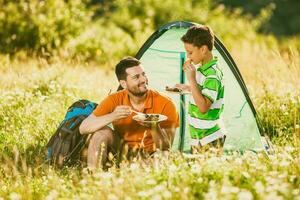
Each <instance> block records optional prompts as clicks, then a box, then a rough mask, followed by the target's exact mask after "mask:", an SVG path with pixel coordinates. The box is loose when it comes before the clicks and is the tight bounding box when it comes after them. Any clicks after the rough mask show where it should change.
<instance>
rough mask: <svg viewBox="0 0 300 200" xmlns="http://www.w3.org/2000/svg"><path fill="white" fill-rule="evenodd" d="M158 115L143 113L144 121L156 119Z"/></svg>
mask: <svg viewBox="0 0 300 200" xmlns="http://www.w3.org/2000/svg"><path fill="white" fill-rule="evenodd" d="M158 120H159V115H157V114H145V119H144V121H158Z"/></svg>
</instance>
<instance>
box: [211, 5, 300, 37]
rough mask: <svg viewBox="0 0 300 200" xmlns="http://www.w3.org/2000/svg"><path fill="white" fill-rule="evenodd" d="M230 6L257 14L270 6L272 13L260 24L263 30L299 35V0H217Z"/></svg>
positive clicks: (278, 33) (279, 33)
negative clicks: (253, 0)
mask: <svg viewBox="0 0 300 200" xmlns="http://www.w3.org/2000/svg"><path fill="white" fill-rule="evenodd" d="M216 2H218V3H223V4H224V5H225V6H226V7H228V8H242V9H243V13H251V14H252V15H254V16H256V15H257V14H259V13H260V11H261V10H262V9H265V8H266V7H270V8H271V10H272V13H271V15H270V17H269V19H268V20H266V21H265V22H264V23H263V24H261V26H260V30H261V31H263V32H271V33H274V34H275V35H277V36H291V35H297V34H298V35H299V33H300V28H299V27H300V15H299V9H300V3H299V1H297V0H286V1H282V0H273V1H269V0H259V1H255V2H252V3H249V2H248V1H239V0H231V1H225V0H216Z"/></svg>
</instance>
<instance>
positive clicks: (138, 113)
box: [131, 110, 146, 116]
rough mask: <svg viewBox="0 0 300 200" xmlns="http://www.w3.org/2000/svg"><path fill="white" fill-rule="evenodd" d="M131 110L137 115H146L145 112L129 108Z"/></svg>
mask: <svg viewBox="0 0 300 200" xmlns="http://www.w3.org/2000/svg"><path fill="white" fill-rule="evenodd" d="M131 112H134V113H135V114H137V115H144V116H145V115H146V114H145V113H142V112H138V111H135V110H131Z"/></svg>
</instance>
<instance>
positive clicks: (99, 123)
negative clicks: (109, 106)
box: [79, 106, 131, 134]
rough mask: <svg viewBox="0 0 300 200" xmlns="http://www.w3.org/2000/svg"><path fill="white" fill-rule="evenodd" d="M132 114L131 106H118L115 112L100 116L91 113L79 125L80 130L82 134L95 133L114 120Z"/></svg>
mask: <svg viewBox="0 0 300 200" xmlns="http://www.w3.org/2000/svg"><path fill="white" fill-rule="evenodd" d="M130 114H131V110H130V107H129V106H117V107H116V108H115V110H114V111H113V112H111V113H109V114H106V115H102V116H99V117H97V116H95V115H94V114H91V115H90V116H88V117H87V118H86V119H84V120H83V121H82V123H81V125H80V126H79V132H80V133H81V134H89V133H94V132H96V131H98V130H100V129H102V128H103V127H104V126H106V125H108V124H110V123H112V122H113V121H115V120H118V119H122V118H126V117H128V116H129V115H130Z"/></svg>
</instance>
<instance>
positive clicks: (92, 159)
mask: <svg viewBox="0 0 300 200" xmlns="http://www.w3.org/2000/svg"><path fill="white" fill-rule="evenodd" d="M113 134H114V133H113V131H112V129H111V128H109V127H107V126H106V127H104V128H102V129H100V130H98V131H96V132H95V133H94V134H93V135H92V137H91V139H90V142H89V147H88V158H87V165H88V167H89V168H91V169H94V168H96V167H97V166H98V161H99V160H100V162H101V164H102V167H104V166H105V164H106V161H107V156H108V150H109V148H111V147H112V145H113V140H114V135H113Z"/></svg>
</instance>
